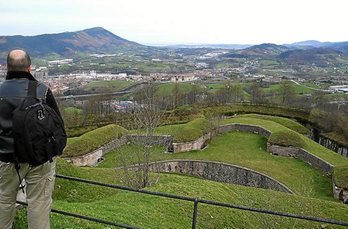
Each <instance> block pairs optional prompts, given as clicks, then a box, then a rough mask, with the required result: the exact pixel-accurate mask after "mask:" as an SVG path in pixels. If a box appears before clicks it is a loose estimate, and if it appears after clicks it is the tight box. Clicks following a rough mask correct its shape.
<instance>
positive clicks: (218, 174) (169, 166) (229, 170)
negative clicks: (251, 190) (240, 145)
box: [150, 160, 293, 193]
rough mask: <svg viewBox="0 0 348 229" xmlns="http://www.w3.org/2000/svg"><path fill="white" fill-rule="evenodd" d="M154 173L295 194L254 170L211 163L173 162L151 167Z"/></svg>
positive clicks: (194, 161)
mask: <svg viewBox="0 0 348 229" xmlns="http://www.w3.org/2000/svg"><path fill="white" fill-rule="evenodd" d="M150 169H151V170H152V171H158V172H174V173H183V174H188V175H193V176H197V177H201V178H204V179H208V180H213V181H218V182H224V183H231V184H238V185H244V186H250V187H255V188H264V189H271V190H275V191H281V192H287V193H293V192H292V191H291V190H290V189H289V188H288V187H286V186H285V185H284V184H282V183H281V182H279V181H277V180H275V179H273V178H271V177H269V176H267V175H265V174H262V173H260V172H256V171H254V170H251V169H248V168H244V167H240V166H236V165H231V164H226V163H221V162H211V161H198V160H171V161H160V162H157V163H152V164H151V165H150Z"/></svg>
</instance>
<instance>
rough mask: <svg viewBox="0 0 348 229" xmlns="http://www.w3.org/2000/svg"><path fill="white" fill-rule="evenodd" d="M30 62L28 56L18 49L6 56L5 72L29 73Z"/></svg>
mask: <svg viewBox="0 0 348 229" xmlns="http://www.w3.org/2000/svg"><path fill="white" fill-rule="evenodd" d="M30 65H31V60H30V57H29V55H28V54H27V53H26V52H25V51H24V50H20V49H15V50H12V51H10V52H9V54H8V55H7V71H25V72H29V71H30Z"/></svg>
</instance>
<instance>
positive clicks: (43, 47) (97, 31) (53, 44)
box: [0, 27, 146, 57]
mask: <svg viewBox="0 0 348 229" xmlns="http://www.w3.org/2000/svg"><path fill="white" fill-rule="evenodd" d="M142 47H146V46H143V45H140V44H138V43H135V42H132V41H128V40H126V39H123V38H121V37H119V36H117V35H115V34H113V33H111V32H109V31H108V30H105V29H103V28H101V27H95V28H91V29H86V30H82V31H77V32H65V33H57V34H43V35H37V36H0V56H2V57H3V56H4V55H6V54H7V52H8V51H9V50H11V49H14V48H22V49H25V50H27V51H28V52H29V53H30V54H31V55H32V56H47V55H49V54H57V55H60V56H65V57H67V56H71V55H73V54H74V53H75V52H90V53H92V52H97V53H103V52H105V53H112V52H115V51H118V50H135V49H138V48H142Z"/></svg>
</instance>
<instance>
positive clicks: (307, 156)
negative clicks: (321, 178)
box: [267, 143, 333, 174]
mask: <svg viewBox="0 0 348 229" xmlns="http://www.w3.org/2000/svg"><path fill="white" fill-rule="evenodd" d="M267 151H268V152H270V153H272V154H273V155H279V156H288V157H295V158H298V159H300V160H302V161H304V162H307V163H308V164H310V165H311V166H313V167H314V168H316V169H318V170H320V171H322V172H324V173H327V174H332V172H333V165H331V164H330V163H329V162H327V161H325V160H323V159H321V158H319V157H317V156H315V155H313V154H311V153H310V152H308V151H306V150H304V149H299V148H295V147H284V146H279V145H274V144H270V143H267Z"/></svg>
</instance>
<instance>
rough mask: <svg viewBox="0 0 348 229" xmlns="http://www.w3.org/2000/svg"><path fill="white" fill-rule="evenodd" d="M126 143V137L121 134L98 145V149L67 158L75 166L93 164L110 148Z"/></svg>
mask: <svg viewBox="0 0 348 229" xmlns="http://www.w3.org/2000/svg"><path fill="white" fill-rule="evenodd" d="M126 143H127V137H126V136H122V137H121V138H117V139H114V140H112V141H111V142H109V143H107V144H105V145H104V146H102V147H100V148H99V149H97V150H95V151H93V152H91V153H88V154H85V155H81V156H77V157H72V158H69V159H68V160H69V161H70V162H72V163H73V164H74V165H76V166H95V165H96V164H97V163H98V162H99V161H100V160H102V157H103V156H104V155H105V154H106V153H108V152H110V151H111V150H113V149H115V148H118V147H121V146H122V145H124V144H126Z"/></svg>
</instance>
